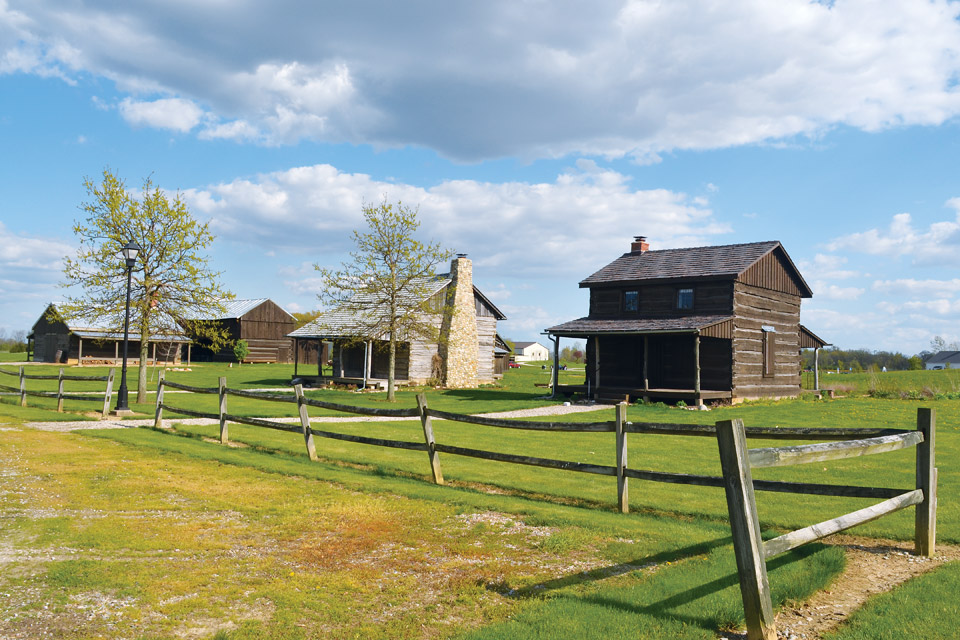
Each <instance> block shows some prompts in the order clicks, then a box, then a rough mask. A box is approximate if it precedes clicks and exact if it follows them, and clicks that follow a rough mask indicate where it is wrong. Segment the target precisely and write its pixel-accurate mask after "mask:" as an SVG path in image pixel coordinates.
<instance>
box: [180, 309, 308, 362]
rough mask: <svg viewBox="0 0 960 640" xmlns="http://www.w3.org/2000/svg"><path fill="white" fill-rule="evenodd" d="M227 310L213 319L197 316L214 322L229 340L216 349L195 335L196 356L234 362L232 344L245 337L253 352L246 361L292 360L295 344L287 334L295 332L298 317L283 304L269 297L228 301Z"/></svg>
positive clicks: (211, 360) (194, 356) (204, 320)
mask: <svg viewBox="0 0 960 640" xmlns="http://www.w3.org/2000/svg"><path fill="white" fill-rule="evenodd" d="M223 306H224V307H225V310H224V312H223V313H222V314H219V315H217V316H215V317H211V318H196V319H197V320H201V321H203V322H215V323H217V324H219V325H220V326H221V327H223V328H224V329H225V330H226V332H227V339H228V340H229V342H228V343H227V344H226V345H225V346H224V347H222V348H220V349H219V350H216V351H214V350H213V349H211V348H210V347H209V346H208V344H204V340H203V339H201V338H196V339H195V342H194V349H193V359H194V360H196V361H198V362H233V361H234V360H236V356H234V354H233V346H234V344H235V343H236V342H237V341H238V340H246V342H247V346H249V347H250V353H249V354H248V355H247V357H246V358H245V359H244V362H292V361H293V355H294V353H293V350H292V348H293V343H292V342H291V340H290V338H288V337H287V334H288V333H290V332H291V331H293V328H294V327H295V326H296V324H297V323H296V320H295V319H294V317H293V316H292V315H290V313H288V312H287V311H286V310H285V309H283V307H281V306H280V305H278V304H277V303H276V302H274V301H273V300H270V299H269V298H255V299H249V300H226V301H224V302H223Z"/></svg>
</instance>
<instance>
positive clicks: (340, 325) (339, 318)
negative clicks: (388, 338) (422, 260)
mask: <svg viewBox="0 0 960 640" xmlns="http://www.w3.org/2000/svg"><path fill="white" fill-rule="evenodd" d="M451 282H453V280H451V279H450V274H449V273H440V274H437V276H436V278H434V281H433V282H432V283H430V286H429V287H428V288H427V291H428V294H427V295H426V296H425V297H424V299H428V298H431V297H433V296H434V295H435V294H436V293H437V292H438V291H440V290H441V289H443V288H444V287H446V286H447V285H448V284H450V283H451ZM473 292H474V294H476V295H478V296H480V298H481V299H482V300H483V301H484V302H485V303H486V304H487V305H489V306H490V308H491V309H492V310H493V313H494V315H495V317H496V318H497V320H504V319H506V316H505V315H503V312H501V311H500V310H499V309H497V307H496V306H495V305H494V304H493V303H492V302H490V299H489V298H487V297H486V296H485V295H483V293H482V292H481V291H480V290H479V289H477V287H476V286H474V287H473ZM356 299H357V300H358V301H359V303H360V304H363V303H364V302H365V299H364V298H363V297H361V296H357V298H356ZM375 312H376V311H375V309H371V310H370V311H369V312H368V313H371V314H375ZM368 324H369V323H368ZM359 326H360V323H358V322H357V321H356V314H355V313H353V312H351V311H349V310H344V309H339V310H338V309H334V310H332V311H328V312H326V313H322V314H320V315H319V316H318V317H317V319H316V320H314V321H312V322H308V323H307V324H305V325H303V326H302V327H300V328H299V329H296V330H294V331H292V332H290V333H288V334H287V336H288V337H290V338H336V337H340V336H352V335H356V334H357V333H358V331H357V330H358V327H359Z"/></svg>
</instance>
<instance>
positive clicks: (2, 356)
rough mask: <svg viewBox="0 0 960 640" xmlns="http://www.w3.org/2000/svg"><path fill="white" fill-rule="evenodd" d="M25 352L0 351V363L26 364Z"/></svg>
mask: <svg viewBox="0 0 960 640" xmlns="http://www.w3.org/2000/svg"><path fill="white" fill-rule="evenodd" d="M26 361H27V353H26V351H23V352H20V353H10V352H9V351H0V362H26Z"/></svg>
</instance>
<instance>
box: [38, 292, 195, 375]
mask: <svg viewBox="0 0 960 640" xmlns="http://www.w3.org/2000/svg"><path fill="white" fill-rule="evenodd" d="M27 337H28V339H29V340H32V341H33V344H34V351H33V360H34V362H59V363H63V364H76V365H83V364H116V363H118V362H120V360H121V359H122V358H123V331H117V330H116V329H115V328H111V327H105V326H103V323H100V322H97V321H96V320H93V319H90V318H79V319H75V320H70V321H66V320H64V319H63V318H62V317H61V315H60V313H59V312H58V311H57V306H56V304H50V305H48V306H47V308H46V310H44V312H43V314H42V315H41V316H40V318H39V319H38V320H37V321H36V322H35V323H34V325H33V328H32V329H31V331H30V334H29V335H28V336H27ZM149 344H150V349H149V354H150V356H149V357H150V361H151V362H152V363H157V362H169V363H176V364H179V363H180V361H181V358H182V357H183V355H186V356H187V360H188V361H189V359H190V339H189V338H187V337H186V336H182V335H172V334H163V335H155V336H150V340H149ZM184 347H186V348H185V349H184ZM127 351H128V356H127V360H128V362H133V363H137V362H139V361H140V334H139V333H138V332H136V331H131V332H130V333H129V344H128V348H127ZM184 352H186V354H184Z"/></svg>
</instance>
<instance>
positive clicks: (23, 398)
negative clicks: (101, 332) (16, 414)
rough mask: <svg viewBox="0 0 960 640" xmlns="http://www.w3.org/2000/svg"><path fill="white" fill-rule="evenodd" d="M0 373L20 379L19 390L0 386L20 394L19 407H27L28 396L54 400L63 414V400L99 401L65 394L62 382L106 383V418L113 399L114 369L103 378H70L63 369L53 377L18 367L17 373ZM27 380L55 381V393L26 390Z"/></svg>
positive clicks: (89, 396) (88, 396) (4, 389)
mask: <svg viewBox="0 0 960 640" xmlns="http://www.w3.org/2000/svg"><path fill="white" fill-rule="evenodd" d="M0 373H3V374H6V375H8V376H17V377H18V378H19V379H20V387H19V388H17V387H10V386H7V385H3V384H0V390H3V391H7V392H11V393H18V394H20V406H21V407H25V406H27V397H28V396H30V397H34V398H56V399H57V411H58V412H63V401H64V400H82V401H86V402H89V401H90V400H98V399H99V398H98V397H97V396H94V395H80V394H77V393H65V392H64V390H63V383H64V381H84V382H106V383H107V384H106V388H105V389H104V391H103V411H102V414H101V415H103V416H104V417H106V415H107V412H109V411H110V399H111V398H112V397H113V378H114V373H115V370H114V369H110V372H109V373H108V374H107V375H105V376H71V375H65V374H64V373H63V369H60V372H59V373H58V374H57V375H55V376H54V375H44V374H28V373H26V372H25V371H24V368H23V367H20V368H19V371H8V370H6V369H3V368H0ZM27 380H56V381H57V390H56V391H37V390H35V389H27ZM98 395H99V394H98Z"/></svg>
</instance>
